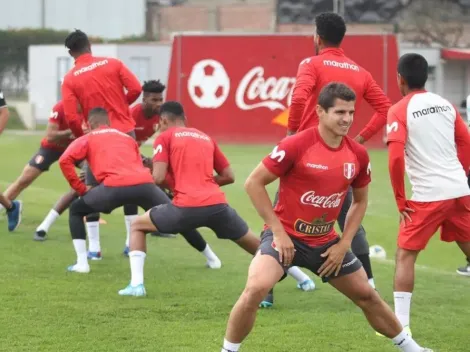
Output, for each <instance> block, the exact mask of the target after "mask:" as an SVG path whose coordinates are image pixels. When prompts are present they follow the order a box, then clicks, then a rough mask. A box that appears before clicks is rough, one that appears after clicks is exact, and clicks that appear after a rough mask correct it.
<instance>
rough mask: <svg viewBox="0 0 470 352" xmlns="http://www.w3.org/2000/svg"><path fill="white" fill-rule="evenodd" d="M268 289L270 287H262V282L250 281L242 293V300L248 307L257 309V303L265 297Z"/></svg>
mask: <svg viewBox="0 0 470 352" xmlns="http://www.w3.org/2000/svg"><path fill="white" fill-rule="evenodd" d="M270 289H271V287H269V285H264V284H263V282H262V281H259V280H251V282H248V284H247V285H246V287H245V290H244V291H243V297H244V300H245V302H246V303H247V304H248V305H249V306H254V307H258V305H259V303H260V302H261V301H262V300H263V298H264V297H266V295H267V294H268V293H269V290H270Z"/></svg>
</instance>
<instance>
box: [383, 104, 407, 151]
mask: <svg viewBox="0 0 470 352" xmlns="http://www.w3.org/2000/svg"><path fill="white" fill-rule="evenodd" d="M407 138H408V131H407V127H406V112H404V111H401V110H400V109H393V108H392V109H390V110H389V111H388V116H387V143H390V142H400V143H403V144H406V140H407Z"/></svg>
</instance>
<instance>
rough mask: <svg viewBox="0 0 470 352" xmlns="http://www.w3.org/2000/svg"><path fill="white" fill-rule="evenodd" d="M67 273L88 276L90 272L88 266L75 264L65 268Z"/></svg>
mask: <svg viewBox="0 0 470 352" xmlns="http://www.w3.org/2000/svg"><path fill="white" fill-rule="evenodd" d="M67 271H69V272H74V273H81V274H88V273H89V272H90V266H89V265H87V266H78V265H77V264H75V265H70V266H69V267H68V268H67Z"/></svg>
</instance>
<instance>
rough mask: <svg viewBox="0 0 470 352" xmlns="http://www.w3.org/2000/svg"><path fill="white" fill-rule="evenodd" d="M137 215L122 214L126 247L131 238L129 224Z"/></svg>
mask: <svg viewBox="0 0 470 352" xmlns="http://www.w3.org/2000/svg"><path fill="white" fill-rule="evenodd" d="M137 216H138V215H124V222H125V223H126V247H129V242H130V238H131V224H132V221H134V219H135V218H136V217H137Z"/></svg>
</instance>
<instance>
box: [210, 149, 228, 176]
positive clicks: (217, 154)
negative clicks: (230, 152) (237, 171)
mask: <svg viewBox="0 0 470 352" xmlns="http://www.w3.org/2000/svg"><path fill="white" fill-rule="evenodd" d="M213 143H214V170H215V171H216V172H217V173H218V174H219V175H220V174H221V173H222V171H224V170H225V169H226V168H227V167H229V166H230V163H229V161H228V159H227V157H226V156H225V154H224V153H223V152H222V151H221V150H220V148H219V146H218V145H217V143H216V142H213Z"/></svg>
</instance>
